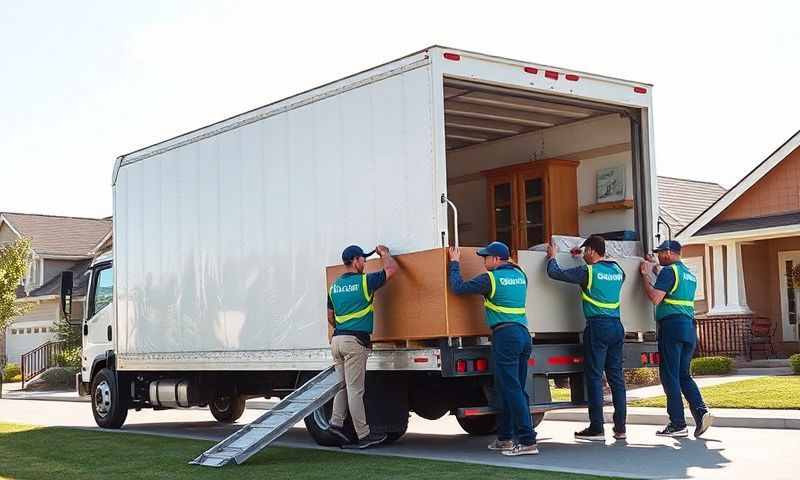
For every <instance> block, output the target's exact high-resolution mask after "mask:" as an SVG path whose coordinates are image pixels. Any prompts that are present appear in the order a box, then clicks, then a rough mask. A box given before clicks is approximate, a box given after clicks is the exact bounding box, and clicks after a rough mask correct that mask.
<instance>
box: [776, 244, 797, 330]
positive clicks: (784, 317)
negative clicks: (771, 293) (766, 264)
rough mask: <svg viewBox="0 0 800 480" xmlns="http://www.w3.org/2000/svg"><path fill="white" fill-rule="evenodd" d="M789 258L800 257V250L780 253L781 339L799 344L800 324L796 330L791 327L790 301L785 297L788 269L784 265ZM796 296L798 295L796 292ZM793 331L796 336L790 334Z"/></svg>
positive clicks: (795, 327)
mask: <svg viewBox="0 0 800 480" xmlns="http://www.w3.org/2000/svg"><path fill="white" fill-rule="evenodd" d="M789 256H796V257H800V250H786V251H783V252H778V295H779V296H780V299H781V332H783V334H782V335H781V338H782V340H783V341H784V342H797V341H800V339H798V329H800V324H795V326H794V328H792V326H791V325H789V316H788V314H787V313H788V312H787V309H788V308H789V305H788V303H789V299H788V297H787V296H786V295H785V294H786V268H785V266H784V264H785V262H786V258H787V257H789ZM795 295H797V293H796V292H795ZM797 301H800V299H797ZM791 330H794V331H793V332H791V333H794V336H792V335H791V334H790V331H791ZM792 337H794V338H792Z"/></svg>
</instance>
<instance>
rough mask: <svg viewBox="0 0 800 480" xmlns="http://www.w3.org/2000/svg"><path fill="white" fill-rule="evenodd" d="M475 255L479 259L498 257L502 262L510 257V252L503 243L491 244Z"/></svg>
mask: <svg viewBox="0 0 800 480" xmlns="http://www.w3.org/2000/svg"><path fill="white" fill-rule="evenodd" d="M475 253H477V254H478V255H479V256H481V257H500V258H501V259H503V260H508V257H510V256H511V252H510V251H509V250H508V247H507V246H506V244H505V243H503V242H492V243H490V244H489V245H486V246H485V247H484V248H481V249H479V250H478V251H477V252H475Z"/></svg>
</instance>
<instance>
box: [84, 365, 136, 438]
mask: <svg viewBox="0 0 800 480" xmlns="http://www.w3.org/2000/svg"><path fill="white" fill-rule="evenodd" d="M120 387H122V386H121V385H118V384H117V376H116V375H115V374H114V372H112V371H111V370H109V369H107V368H104V369H102V370H100V371H99V372H97V375H95V376H94V378H93V379H92V388H91V393H92V414H93V415H94V421H95V423H97V425H98V426H99V427H101V428H114V429H116V428H120V427H121V426H122V425H123V424H124V423H125V419H126V418H128V397H127V395H126V392H127V391H128V389H127V388H120Z"/></svg>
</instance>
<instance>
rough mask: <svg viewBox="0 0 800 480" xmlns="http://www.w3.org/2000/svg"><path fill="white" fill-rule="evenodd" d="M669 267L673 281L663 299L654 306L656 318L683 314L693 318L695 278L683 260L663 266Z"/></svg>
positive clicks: (661, 318)
mask: <svg viewBox="0 0 800 480" xmlns="http://www.w3.org/2000/svg"><path fill="white" fill-rule="evenodd" d="M664 269H671V270H672V275H673V276H674V278H675V283H674V284H673V286H672V288H670V289H669V290H668V291H667V292H666V294H665V295H664V300H662V301H661V303H659V304H658V305H657V306H656V320H659V321H661V320H663V319H665V318H667V317H671V316H673V315H684V316H687V317H689V318H694V294H695V290H697V278H696V277H695V276H694V274H693V273H692V272H691V270H689V269H688V268H687V267H686V265H684V263H683V262H680V261H678V262H675V263H673V264H671V265H668V266H666V267H664Z"/></svg>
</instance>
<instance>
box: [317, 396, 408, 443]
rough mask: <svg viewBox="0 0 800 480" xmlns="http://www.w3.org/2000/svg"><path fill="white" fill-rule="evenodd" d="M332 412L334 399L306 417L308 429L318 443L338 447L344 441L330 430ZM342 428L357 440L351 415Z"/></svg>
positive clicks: (352, 438) (351, 437)
mask: <svg viewBox="0 0 800 480" xmlns="http://www.w3.org/2000/svg"><path fill="white" fill-rule="evenodd" d="M331 413H333V401H330V402H328V403H326V404H325V405H323V406H321V407H319V408H318V409H316V410H314V412H313V413H312V414H311V415H309V416H307V417H306V418H305V419H304V422H305V424H306V429H307V430H308V433H309V434H310V435H311V438H313V439H314V441H315V442H317V445H320V446H323V447H338V446H340V445H341V444H342V441H341V439H339V437H337V436H335V435H333V434H332V433H330V432H329V431H328V428H329V427H330V420H331ZM342 430H344V433H346V434H347V436H348V437H350V440H352V441H353V442H355V439H356V432H355V430H354V429H353V423H352V422H351V421H350V418H349V417H348V419H347V420H346V421H345V422H344V428H343V429H342ZM397 438H400V437H397Z"/></svg>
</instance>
